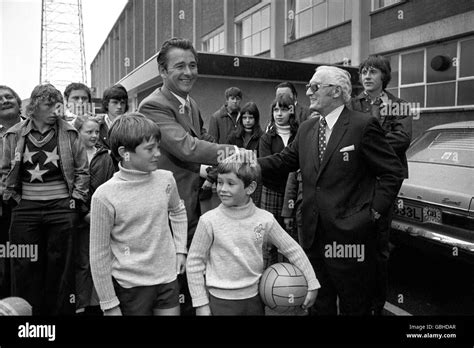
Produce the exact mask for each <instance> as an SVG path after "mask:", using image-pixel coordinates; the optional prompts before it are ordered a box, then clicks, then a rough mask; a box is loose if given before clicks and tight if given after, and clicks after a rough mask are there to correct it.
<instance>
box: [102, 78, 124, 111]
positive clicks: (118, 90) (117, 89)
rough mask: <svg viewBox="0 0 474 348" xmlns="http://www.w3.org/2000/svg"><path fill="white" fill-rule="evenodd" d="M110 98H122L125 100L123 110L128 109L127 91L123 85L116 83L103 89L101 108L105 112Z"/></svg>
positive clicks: (107, 109)
mask: <svg viewBox="0 0 474 348" xmlns="http://www.w3.org/2000/svg"><path fill="white" fill-rule="evenodd" d="M110 99H117V100H123V101H124V102H125V112H127V111H128V93H127V90H126V89H125V87H124V86H122V85H121V84H118V85H114V86H112V87H109V88H107V89H106V90H105V91H104V94H103V95H102V110H103V112H105V113H107V112H109V101H110Z"/></svg>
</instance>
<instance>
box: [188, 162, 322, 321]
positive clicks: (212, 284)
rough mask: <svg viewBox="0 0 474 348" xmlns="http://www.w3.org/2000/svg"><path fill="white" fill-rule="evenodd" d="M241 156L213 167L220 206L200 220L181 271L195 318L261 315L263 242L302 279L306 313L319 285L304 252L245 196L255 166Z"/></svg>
mask: <svg viewBox="0 0 474 348" xmlns="http://www.w3.org/2000/svg"><path fill="white" fill-rule="evenodd" d="M243 155H245V154H240V155H239V154H237V155H233V156H231V157H228V158H227V159H225V160H224V161H223V162H221V163H220V164H219V165H218V167H217V172H218V178H217V193H218V195H219V198H220V199H221V202H222V204H220V205H219V206H218V207H217V208H215V209H213V210H211V211H208V212H207V213H205V214H204V215H202V216H201V218H200V220H199V223H198V226H197V229H196V233H195V235H194V238H193V241H192V243H191V246H190V249H189V254H188V260H187V263H186V269H187V277H188V284H189V290H190V292H191V297H192V302H193V306H194V307H197V308H196V314H197V315H264V313H265V312H264V304H263V302H262V300H261V299H260V296H259V294H258V284H259V281H260V277H261V276H262V273H263V253H262V244H263V243H264V241H267V240H268V242H269V243H271V244H274V245H275V246H276V247H278V249H279V250H280V252H281V253H282V254H283V255H284V256H285V257H287V258H288V259H289V261H290V262H291V263H292V264H294V265H295V266H297V267H298V268H299V269H301V271H302V272H303V274H304V275H305V277H306V279H307V281H308V294H307V296H306V299H305V301H304V303H303V305H302V307H303V309H305V310H306V309H307V308H309V307H311V306H312V305H313V303H314V301H315V300H316V294H317V289H318V288H319V287H320V285H319V282H318V280H317V279H316V275H315V273H314V270H313V268H312V267H311V264H310V262H309V260H308V258H307V257H306V255H305V253H304V251H303V249H302V248H301V247H300V246H299V245H298V244H297V243H296V242H295V241H294V240H293V238H291V237H290V235H288V234H287V233H286V232H285V230H283V229H282V228H281V227H280V225H279V224H278V222H277V221H276V220H275V218H274V217H273V215H272V214H271V213H269V212H267V211H265V210H262V209H259V208H257V207H256V206H255V204H254V203H253V201H252V199H251V198H250V195H251V194H252V193H253V192H254V190H255V188H256V186H257V179H258V177H259V176H260V167H259V166H258V164H257V162H256V161H255V159H252V158H245V157H244V156H243ZM204 274H205V277H204Z"/></svg>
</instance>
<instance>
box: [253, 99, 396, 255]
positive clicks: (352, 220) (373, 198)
mask: <svg viewBox="0 0 474 348" xmlns="http://www.w3.org/2000/svg"><path fill="white" fill-rule="evenodd" d="M318 130H319V118H313V119H310V120H308V121H306V122H304V123H303V124H302V125H301V126H300V127H299V129H298V133H297V135H296V138H295V140H294V141H293V142H292V143H291V144H290V146H288V147H286V148H285V149H284V150H283V151H282V152H281V153H279V154H275V155H272V156H268V157H265V158H259V159H258V161H259V163H260V165H261V167H262V175H263V176H265V175H272V171H274V170H285V171H288V172H289V171H296V170H297V169H299V168H301V175H302V180H303V202H302V215H303V228H302V229H301V235H299V240H300V243H301V245H302V247H303V248H306V249H308V248H310V247H311V246H312V244H313V242H314V240H315V235H316V234H317V233H318V222H322V223H323V225H324V229H325V231H328V232H329V233H330V240H327V241H324V242H329V243H332V242H334V241H335V242H336V243H340V244H354V243H357V244H361V243H364V242H366V241H368V240H369V239H371V240H372V241H373V238H375V224H374V222H373V219H372V214H371V208H373V209H375V210H376V211H377V212H379V213H381V214H383V213H385V212H386V211H388V209H389V208H390V206H391V205H392V204H393V201H394V199H395V196H396V194H397V192H398V190H399V188H400V185H401V181H402V178H403V167H402V165H401V163H400V160H399V159H398V157H397V155H396V154H395V152H394V151H393V149H392V148H391V146H390V145H389V144H388V142H387V140H386V139H385V136H384V133H383V130H382V128H381V127H380V124H379V123H378V122H377V120H376V119H375V118H374V117H367V115H365V114H362V113H359V112H354V111H351V110H349V109H347V108H344V109H343V111H342V113H341V115H340V116H339V119H338V120H337V122H336V124H335V125H334V128H333V130H332V134H331V137H330V139H329V141H328V143H327V147H326V152H325V154H324V158H323V161H322V163H321V164H319V160H318V156H319V150H318ZM344 148H345V149H344ZM377 178H379V184H377V185H376V180H377Z"/></svg>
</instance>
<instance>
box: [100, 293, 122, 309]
mask: <svg viewBox="0 0 474 348" xmlns="http://www.w3.org/2000/svg"><path fill="white" fill-rule="evenodd" d="M118 305H120V301H119V299H118V297H117V296H114V297H113V298H112V299H111V300H108V301H100V309H102V310H103V311H105V310H107V309H112V308H114V307H117V306H118Z"/></svg>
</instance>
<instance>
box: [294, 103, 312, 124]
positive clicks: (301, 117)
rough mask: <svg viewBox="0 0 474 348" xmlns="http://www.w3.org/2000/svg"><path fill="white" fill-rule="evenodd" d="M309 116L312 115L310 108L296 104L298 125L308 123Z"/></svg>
mask: <svg viewBox="0 0 474 348" xmlns="http://www.w3.org/2000/svg"><path fill="white" fill-rule="evenodd" d="M309 115H311V111H310V110H309V108H308V107H306V106H304V105H301V104H300V103H296V105H295V119H296V121H297V122H298V124H302V123H303V122H304V121H306V120H307V119H308V117H309Z"/></svg>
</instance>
